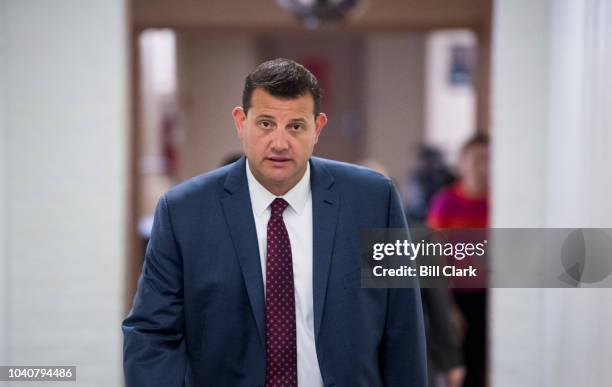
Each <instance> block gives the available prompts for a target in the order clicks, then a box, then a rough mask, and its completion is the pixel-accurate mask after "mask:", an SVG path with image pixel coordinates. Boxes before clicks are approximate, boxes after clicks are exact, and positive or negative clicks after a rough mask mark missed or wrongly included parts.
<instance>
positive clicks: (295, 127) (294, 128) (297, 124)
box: [289, 123, 304, 132]
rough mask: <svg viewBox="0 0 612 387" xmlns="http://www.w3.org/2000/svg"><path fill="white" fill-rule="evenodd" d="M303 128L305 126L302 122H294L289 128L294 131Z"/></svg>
mask: <svg viewBox="0 0 612 387" xmlns="http://www.w3.org/2000/svg"><path fill="white" fill-rule="evenodd" d="M303 128H304V126H303V125H302V124H299V123H294V124H291V125H289V129H291V130H292V131H294V132H299V131H300V130H302V129H303Z"/></svg>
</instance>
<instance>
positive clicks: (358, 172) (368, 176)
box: [311, 157, 392, 188]
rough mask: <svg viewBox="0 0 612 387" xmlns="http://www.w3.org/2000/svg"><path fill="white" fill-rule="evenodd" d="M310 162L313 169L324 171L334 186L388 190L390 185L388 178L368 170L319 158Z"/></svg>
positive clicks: (314, 158)
mask: <svg viewBox="0 0 612 387" xmlns="http://www.w3.org/2000/svg"><path fill="white" fill-rule="evenodd" d="M311 160H312V163H313V166H314V167H315V168H324V169H326V170H327V171H328V172H329V173H330V175H331V176H332V177H333V178H334V181H335V184H339V185H341V186H363V187H383V188H388V187H389V186H390V185H392V183H391V180H390V179H389V178H387V177H386V176H384V175H383V174H381V173H379V172H376V171H375V170H373V169H370V168H366V167H363V166H360V165H355V164H350V163H346V162H342V161H335V160H328V159H323V158H320V157H312V158H311Z"/></svg>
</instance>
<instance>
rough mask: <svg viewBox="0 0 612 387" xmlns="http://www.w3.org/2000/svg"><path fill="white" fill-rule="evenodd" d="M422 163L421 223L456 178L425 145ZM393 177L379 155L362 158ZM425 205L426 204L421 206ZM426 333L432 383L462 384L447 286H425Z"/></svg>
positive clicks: (437, 386) (418, 176)
mask: <svg viewBox="0 0 612 387" xmlns="http://www.w3.org/2000/svg"><path fill="white" fill-rule="evenodd" d="M419 158H420V161H421V163H420V165H419V167H418V168H417V171H416V172H415V173H414V174H413V175H412V176H411V179H410V183H411V184H414V185H418V186H419V187H418V189H417V191H418V192H419V197H418V200H419V201H422V203H419V205H417V206H415V208H416V207H418V211H419V214H420V213H421V212H422V219H419V221H415V224H416V225H413V224H409V226H411V227H419V226H421V225H422V224H423V222H424V221H425V217H426V215H427V207H428V206H429V201H430V200H431V198H433V196H434V194H435V193H436V192H438V191H439V189H440V188H442V187H444V186H446V185H448V183H449V181H452V178H453V175H452V173H451V172H450V169H449V168H447V167H446V165H445V164H444V162H443V160H442V155H441V153H440V152H439V151H438V150H437V149H435V148H432V147H429V146H425V145H423V146H422V148H421V151H420V152H419ZM358 164H360V165H363V166H364V167H367V168H371V169H373V170H375V171H377V172H379V173H381V174H383V175H385V176H387V177H389V178H390V176H389V174H388V172H387V168H386V167H385V165H384V164H382V163H381V162H379V161H378V160H376V159H372V158H368V159H364V160H361V161H359V162H358ZM421 206H424V208H421ZM421 299H422V302H423V318H424V320H425V336H426V338H427V375H428V386H429V387H461V386H462V385H463V378H464V376H465V367H464V366H463V359H462V355H461V348H460V346H459V343H458V337H457V332H456V331H455V329H454V328H453V325H452V320H451V315H450V313H451V310H452V309H451V300H450V299H449V292H448V289H447V288H441V287H424V288H422V289H421Z"/></svg>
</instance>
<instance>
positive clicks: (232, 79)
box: [177, 31, 257, 179]
mask: <svg viewBox="0 0 612 387" xmlns="http://www.w3.org/2000/svg"><path fill="white" fill-rule="evenodd" d="M256 57H257V54H256V46H255V42H254V40H253V39H252V38H251V37H250V36H249V35H248V34H238V33H236V34H206V33H198V32H181V31H179V32H178V34H177V60H178V62H177V72H178V77H179V78H178V94H179V103H180V110H181V121H182V124H181V126H182V128H183V130H184V139H183V142H182V146H181V150H182V155H181V157H182V166H181V169H180V178H181V179H185V178H188V177H191V176H195V175H198V174H201V173H204V172H206V171H209V170H211V169H213V168H216V167H218V166H219V164H220V162H221V160H222V159H223V158H224V157H225V156H227V155H228V154H229V153H231V152H236V151H241V150H242V148H241V144H240V142H239V140H238V138H237V137H236V130H235V128H234V123H233V121H232V116H231V111H232V109H233V108H234V107H235V106H238V105H241V97H242V88H243V85H244V77H245V76H246V74H248V73H249V72H251V71H252V69H253V68H254V67H255V65H256Z"/></svg>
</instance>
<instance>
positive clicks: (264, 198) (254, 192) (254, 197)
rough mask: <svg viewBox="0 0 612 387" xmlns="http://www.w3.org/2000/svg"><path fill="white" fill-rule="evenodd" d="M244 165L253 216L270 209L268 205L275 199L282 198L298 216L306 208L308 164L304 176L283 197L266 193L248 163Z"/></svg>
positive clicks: (308, 190)
mask: <svg viewBox="0 0 612 387" xmlns="http://www.w3.org/2000/svg"><path fill="white" fill-rule="evenodd" d="M245 164H246V174H247V182H248V185H249V193H250V195H251V205H252V206H253V211H254V212H255V215H257V216H260V215H261V214H263V212H264V211H265V210H266V209H267V208H268V207H270V204H272V202H273V201H274V199H276V198H277V197H279V198H283V199H285V200H286V201H287V203H289V206H290V207H291V208H292V209H293V210H294V211H295V212H296V213H297V214H298V215H300V214H301V213H302V211H304V208H305V207H306V202H307V201H308V198H309V197H310V162H308V163H307V164H306V172H305V173H304V176H302V178H301V179H300V181H298V182H297V184H296V185H295V186H293V188H291V189H290V190H289V192H287V193H286V194H284V195H283V196H276V195H274V194H273V193H272V192H270V191H268V190H267V189H266V188H265V187H264V186H263V185H261V183H260V182H259V181H257V179H256V178H255V176H254V175H253V173H252V172H251V167H250V166H249V161H248V160H247V162H246V163H245Z"/></svg>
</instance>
